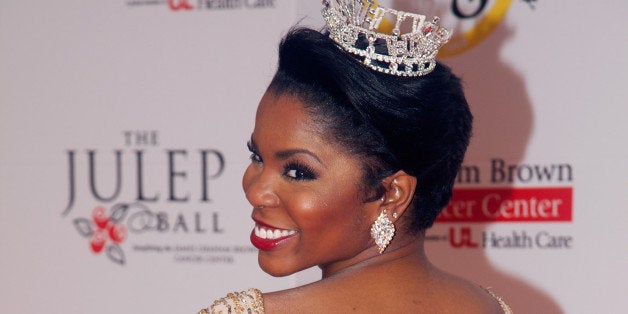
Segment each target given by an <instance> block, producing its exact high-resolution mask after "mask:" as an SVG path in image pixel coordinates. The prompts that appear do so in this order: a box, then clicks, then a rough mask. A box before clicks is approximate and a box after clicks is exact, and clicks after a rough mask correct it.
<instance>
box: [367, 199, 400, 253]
mask: <svg viewBox="0 0 628 314" xmlns="http://www.w3.org/2000/svg"><path fill="white" fill-rule="evenodd" d="M394 235H395V225H394V224H393V223H392V222H391V221H390V219H388V216H387V215H386V210H385V209H384V210H383V211H382V212H381V213H380V214H379V216H378V217H377V219H376V220H375V222H374V223H373V225H372V226H371V237H373V240H375V244H377V247H378V248H379V254H382V253H384V250H385V249H386V247H387V246H388V244H389V243H390V240H392V238H393V236H394Z"/></svg>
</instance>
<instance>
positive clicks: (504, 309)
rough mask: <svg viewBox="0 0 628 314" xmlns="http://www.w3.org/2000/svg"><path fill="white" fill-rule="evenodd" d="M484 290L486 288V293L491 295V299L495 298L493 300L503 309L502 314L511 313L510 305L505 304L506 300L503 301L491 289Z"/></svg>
mask: <svg viewBox="0 0 628 314" xmlns="http://www.w3.org/2000/svg"><path fill="white" fill-rule="evenodd" d="M484 290H486V292H488V294H490V295H491V296H492V297H493V299H495V301H497V303H499V306H501V307H502V310H503V311H504V314H513V313H512V309H510V306H508V304H506V302H505V301H504V299H502V297H500V296H498V295H497V294H495V293H494V292H493V291H491V290H490V289H488V288H486V289H484Z"/></svg>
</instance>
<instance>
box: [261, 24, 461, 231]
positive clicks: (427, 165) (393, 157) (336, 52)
mask: <svg viewBox="0 0 628 314" xmlns="http://www.w3.org/2000/svg"><path fill="white" fill-rule="evenodd" d="M269 91H270V92H273V93H275V94H277V95H281V94H287V95H290V96H293V97H296V98H297V99H299V100H300V101H301V102H303V103H304V105H305V107H306V110H307V111H308V113H309V114H310V115H311V116H312V117H313V119H314V120H315V121H316V122H317V123H319V124H321V125H322V126H323V127H325V129H326V130H327V133H326V134H327V136H328V137H329V140H330V142H332V143H335V144H336V145H337V146H338V147H339V148H340V149H342V150H344V152H346V153H349V154H351V155H353V156H355V158H356V159H357V160H360V161H361V162H362V164H363V178H362V182H363V186H362V187H361V188H362V189H363V190H364V201H365V202H370V201H374V200H377V199H379V198H380V197H382V196H383V193H384V187H383V186H382V179H384V178H386V177H387V176H389V175H391V174H394V173H395V172H397V171H399V170H403V171H405V172H406V173H407V174H409V175H412V176H414V177H416V179H417V188H416V191H415V193H414V197H413V200H412V203H411V205H410V208H408V210H407V211H406V213H410V215H411V216H410V218H411V224H410V231H412V232H419V231H423V230H425V229H427V228H429V227H430V226H432V224H433V223H434V220H435V219H436V216H438V214H439V213H440V211H441V210H442V208H443V207H444V206H445V205H446V204H447V203H448V202H449V200H450V198H451V194H452V189H453V183H454V180H455V177H456V174H457V173H458V170H459V168H460V164H461V163H462V160H463V157H464V153H465V151H466V149H467V146H468V143H469V137H470V133H471V122H472V115H471V113H470V111H469V106H468V105H467V101H466V99H465V97H464V93H463V90H462V87H461V84H460V80H459V79H458V77H456V76H455V75H454V74H453V73H452V72H451V71H450V69H449V68H448V67H447V66H444V65H442V64H440V63H439V64H437V65H436V68H435V69H434V70H433V71H432V72H431V73H429V74H427V75H425V76H420V77H399V76H393V75H389V74H384V73H380V72H376V71H374V70H371V69H369V68H367V67H366V66H365V65H363V64H362V62H361V61H359V60H357V59H356V58H354V56H353V55H351V54H349V53H347V52H345V51H344V50H342V49H341V48H339V47H338V46H337V45H336V44H335V43H334V41H333V40H331V39H330V38H329V37H328V36H327V35H326V34H324V33H320V32H318V31H315V30H311V29H305V28H298V29H293V30H291V31H290V32H289V33H288V34H287V35H286V36H285V38H284V39H283V40H282V42H281V44H280V46H279V66H278V69H277V72H276V74H275V76H274V78H273V80H272V82H271V84H270V86H269Z"/></svg>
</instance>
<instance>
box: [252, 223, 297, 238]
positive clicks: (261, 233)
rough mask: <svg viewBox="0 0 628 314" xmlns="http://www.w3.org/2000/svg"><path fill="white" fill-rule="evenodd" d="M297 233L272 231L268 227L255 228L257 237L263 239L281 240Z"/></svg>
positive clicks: (292, 231)
mask: <svg viewBox="0 0 628 314" xmlns="http://www.w3.org/2000/svg"><path fill="white" fill-rule="evenodd" d="M295 233H297V232H296V231H295V230H281V229H271V228H266V227H260V226H255V236H257V237H259V238H262V239H269V240H274V239H279V238H282V237H287V236H289V235H293V234H295Z"/></svg>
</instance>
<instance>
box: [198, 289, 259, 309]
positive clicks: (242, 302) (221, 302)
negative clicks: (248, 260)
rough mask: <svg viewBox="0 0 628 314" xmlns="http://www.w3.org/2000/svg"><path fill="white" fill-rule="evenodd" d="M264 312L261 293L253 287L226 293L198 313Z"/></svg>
mask: <svg viewBox="0 0 628 314" xmlns="http://www.w3.org/2000/svg"><path fill="white" fill-rule="evenodd" d="M242 313H246V314H264V300H263V299H262V293H261V292H260V291H259V290H257V289H254V288H251V289H249V290H246V291H241V292H231V293H228V294H227V296H225V297H224V298H220V299H218V300H216V301H214V303H213V304H212V305H211V306H210V307H209V308H206V309H202V310H201V311H200V312H198V314H242Z"/></svg>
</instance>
